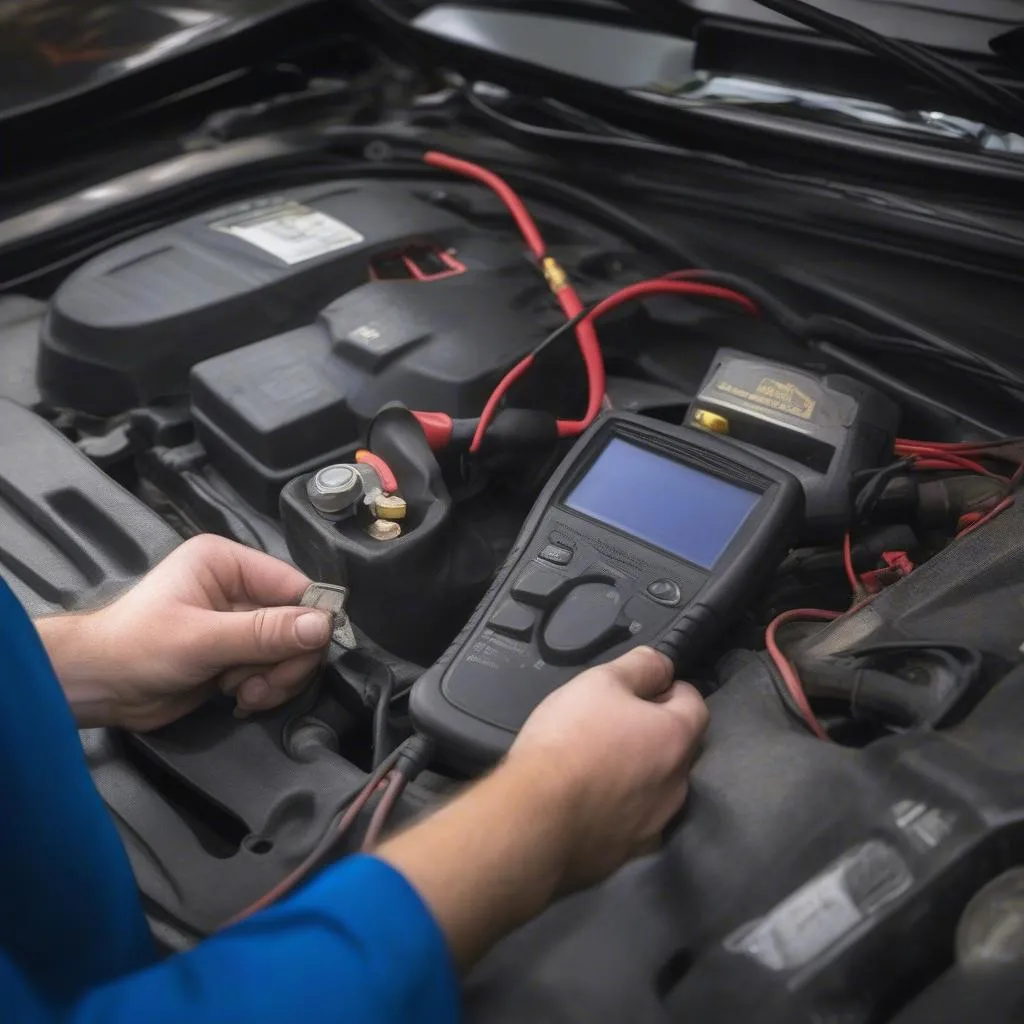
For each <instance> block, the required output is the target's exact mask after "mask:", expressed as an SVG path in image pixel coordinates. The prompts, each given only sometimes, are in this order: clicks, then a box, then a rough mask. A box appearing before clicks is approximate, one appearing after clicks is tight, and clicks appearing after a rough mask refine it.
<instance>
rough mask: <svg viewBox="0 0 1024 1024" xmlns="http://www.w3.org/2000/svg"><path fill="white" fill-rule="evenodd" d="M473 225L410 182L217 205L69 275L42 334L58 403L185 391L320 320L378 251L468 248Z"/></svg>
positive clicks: (43, 360) (349, 185)
mask: <svg viewBox="0 0 1024 1024" xmlns="http://www.w3.org/2000/svg"><path fill="white" fill-rule="evenodd" d="M467 228H468V226H467V224H466V222H465V221H463V220H462V219H460V218H459V217H457V216H456V215H454V214H452V213H450V212H448V211H446V210H444V209H442V208H440V207H439V206H437V205H436V204H433V203H431V202H430V201H429V200H427V199H424V198H421V197H420V195H419V192H417V191H416V190H415V189H413V188H412V187H403V186H401V185H397V184H393V185H391V184H366V183H360V182H326V183H320V184H317V185H311V186H306V187H303V188H295V189H290V190H286V191H283V192H279V193H275V194H273V195H267V196H261V197H259V198H255V199H249V200H246V201H242V202H236V203H232V204H230V205H227V206H223V207H220V208H218V209H215V210H210V211H207V212H205V213H202V214H199V215H197V216H194V217H190V218H188V219H186V220H183V221H179V222H178V223H176V224H173V225H169V226H167V227H163V228H160V229H159V230H156V231H152V232H150V233H148V234H145V235H142V236H140V237H138V238H134V239H132V240H131V241H128V242H125V243H123V244H122V245H118V246H115V247H114V248H112V249H109V250H108V251H107V252H105V253H103V254H102V255H100V256H97V257H96V258H95V259H92V260H90V261H89V262H88V263H86V264H84V265H83V266H82V267H80V268H79V269H78V270H76V271H75V272H74V273H73V274H71V275H70V277H68V279H67V280H66V281H65V282H64V283H63V284H62V285H61V286H60V288H59V289H58V290H57V292H56V294H55V295H54V296H53V299H52V300H51V303H50V307H49V310H48V311H47V315H46V319H45V321H44V324H43V328H42V332H41V346H40V355H39V364H38V370H39V382H40V386H41V388H42V390H43V392H44V394H45V395H46V397H47V398H48V399H49V400H50V401H51V402H53V403H54V404H56V405H61V406H68V407H71V408H75V409H80V410H82V411H84V412H90V413H94V414H96V415H110V414H113V413H117V412H120V411H122V410H124V409H126V408H128V407H130V406H132V405H137V404H140V403H143V402H147V401H151V400H152V399H155V398H159V397H163V396H167V395H170V394H184V393H185V391H186V388H187V383H188V372H189V369H190V368H191V367H192V366H193V365H194V364H195V363H197V362H199V361H200V360H202V359H205V358H207V357H209V356H213V355H216V354H217V353H219V352H224V351H227V350H229V349H232V348H237V347H239V346H241V345H246V344H248V343H250V342H253V341H257V340H259V339H260V338H266V337H269V336H271V335H274V334H278V333H280V332H281V331H286V330H289V329H292V328H295V327H299V326H301V325H302V324H308V323H309V322H310V321H311V320H312V319H313V318H314V317H315V315H316V313H317V311H318V310H319V309H321V308H323V307H324V306H326V305H327V304H328V303H329V302H330V301H331V299H333V298H334V297H336V296H338V295H341V294H343V293H344V292H346V291H348V290H349V289H351V288H354V287H356V286H357V285H358V284H360V283H361V282H364V281H366V280H367V276H368V271H369V268H370V264H371V261H372V260H374V258H376V257H377V256H382V255H386V254H388V253H390V252H394V251H401V250H402V249H404V248H405V247H407V246H413V245H417V244H420V243H424V242H429V244H430V245H431V246H432V247H439V248H440V249H442V250H443V249H444V248H446V247H449V246H456V247H457V246H458V244H459V240H460V237H461V235H462V234H464V233H465V232H466V231H467Z"/></svg>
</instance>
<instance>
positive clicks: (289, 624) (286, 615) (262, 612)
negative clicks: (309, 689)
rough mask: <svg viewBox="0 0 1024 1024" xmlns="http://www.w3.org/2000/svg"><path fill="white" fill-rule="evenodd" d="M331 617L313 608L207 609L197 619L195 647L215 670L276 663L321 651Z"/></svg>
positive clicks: (194, 632)
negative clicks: (221, 610)
mask: <svg viewBox="0 0 1024 1024" xmlns="http://www.w3.org/2000/svg"><path fill="white" fill-rule="evenodd" d="M330 634H331V617H330V616H329V615H328V614H327V613H326V612H322V611H317V610H314V609H312V608H258V609H256V610H255V611H245V612H208V613H205V614H203V615H202V616H201V617H198V618H197V623H196V628H195V630H194V631H193V634H192V636H193V639H192V648H193V650H195V652H196V654H197V655H198V656H199V657H200V658H202V659H203V660H204V661H205V663H206V664H207V665H209V666H210V668H211V669H212V670H214V671H216V670H218V669H222V668H229V667H231V666H234V665H276V664H277V663H278V662H281V661H287V660H288V659H289V658H294V657H296V656H297V655H300V654H307V653H309V652H311V651H320V650H322V649H323V648H324V647H325V646H326V645H327V642H328V640H329V639H330Z"/></svg>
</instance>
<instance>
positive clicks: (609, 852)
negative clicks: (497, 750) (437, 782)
mask: <svg viewBox="0 0 1024 1024" xmlns="http://www.w3.org/2000/svg"><path fill="white" fill-rule="evenodd" d="M707 722H708V712H707V708H706V706H705V704H704V701H703V700H702V699H701V696H700V694H699V693H698V692H697V691H696V690H695V689H694V688H693V687H692V686H691V685H690V684H689V683H679V682H673V670H672V663H671V662H670V661H669V659H668V658H667V657H665V655H663V654H659V653H658V652H657V651H655V650H653V649H652V648H650V647H638V648H635V649H634V650H632V651H630V652H629V653H628V654H624V655H623V656H622V657H621V658H618V659H616V660H615V661H612V662H609V663H608V664H607V665H601V666H599V667H597V668H592V669H589V670H588V671H586V672H584V673H582V674H581V675H579V676H577V677H576V678H575V679H573V680H572V681H571V682H569V683H567V684H566V685H565V686H563V687H561V688H560V689H558V690H556V691H555V692H554V693H552V694H551V695H550V696H549V697H548V698H547V699H546V700H544V701H543V703H541V704H540V705H539V706H538V707H537V709H536V710H535V711H534V712H533V714H532V715H531V716H530V718H529V720H528V721H527V723H526V725H525V726H524V727H523V729H522V731H521V732H520V734H519V737H518V738H517V740H516V742H515V744H514V745H513V747H512V750H511V752H510V753H509V756H508V766H509V767H510V768H512V769H513V770H515V768H516V766H517V765H524V766H525V765H526V764H532V765H534V766H536V771H537V772H538V773H540V774H541V775H542V776H544V777H546V778H548V779H550V780H551V784H553V785H555V786H559V787H564V788H565V791H566V796H567V799H566V800H565V804H564V806H565V807H566V808H567V811H566V813H567V815H568V818H567V820H566V822H565V823H564V827H565V828H566V829H567V835H568V844H567V859H568V863H567V865H566V884H567V885H568V887H570V888H574V887H580V886H584V885H589V884H591V883H593V882H595V881H597V880H599V879H601V878H603V877H605V876H606V875H608V874H610V873H611V872H612V871H614V870H615V869H616V868H618V867H619V866H621V865H622V864H623V863H625V862H626V861H627V860H629V859H631V858H632V857H635V856H637V855H639V854H641V853H645V852H650V851H651V850H652V849H653V848H655V847H656V846H657V845H658V843H659V841H660V837H661V832H662V829H663V828H664V827H665V825H666V824H667V823H668V821H669V819H670V818H671V817H672V815H673V814H675V812H676V811H677V810H679V808H680V807H681V806H682V804H683V801H684V800H685V799H686V793H687V776H688V773H689V770H690V764H691V762H692V760H693V758H694V756H695V754H696V751H697V746H698V743H699V741H700V738H701V736H702V735H703V733H704V729H705V727H706V726H707ZM558 827H559V828H562V827H563V823H559V825H558Z"/></svg>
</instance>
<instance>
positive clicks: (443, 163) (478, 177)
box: [423, 151, 605, 452]
mask: <svg viewBox="0 0 1024 1024" xmlns="http://www.w3.org/2000/svg"><path fill="white" fill-rule="evenodd" d="M423 159H424V161H425V162H426V163H428V164H430V165H431V167H440V168H443V169H444V170H446V171H451V172H452V173H453V174H461V175H462V176H463V177H465V178H472V179H473V180H474V181H479V182H480V183H481V184H482V185H486V186H487V187H488V188H489V189H491V191H492V192H494V194H495V195H496V196H497V197H498V198H499V199H500V200H501V201H502V202H503V203H504V204H505V206H506V207H508V212H509V213H510V214H512V219H513V220H514V221H515V222H516V227H518V228H519V233H520V234H521V235H522V236H523V241H524V242H526V244H527V246H528V247H529V249H530V252H532V253H533V255H534V257H535V258H536V259H537V262H538V263H542V262H543V261H544V260H545V259H546V258H547V254H548V252H547V245H546V244H545V242H544V238H543V236H542V235H541V233H540V229H539V228H538V227H537V223H536V221H535V220H534V219H533V217H531V216H530V211H529V210H527V208H526V206H525V204H524V203H523V201H522V199H520V198H519V196H517V195H516V193H515V191H514V190H513V189H512V187H511V186H510V185H509V184H508V182H506V181H504V180H503V179H502V178H500V177H499V176H498V175H497V174H495V173H494V172H493V171H489V170H487V168H486V167H481V166H480V165H479V164H474V163H470V162H469V161H468V160H459V159H458V158H457V157H453V156H448V155H447V154H446V153H438V152H435V151H430V152H428V153H425V154H424V155H423ZM558 269H559V273H560V274H561V277H560V279H559V280H558V281H557V282H556V281H552V280H551V279H550V278H549V280H548V284H549V286H550V287H551V291H552V292H553V293H554V296H555V298H556V299H557V300H558V304H559V305H560V306H561V307H562V312H564V313H565V316H566V319H568V320H571V319H572V318H573V317H575V316H577V315H578V314H579V313H581V312H583V303H582V302H581V301H580V297H579V295H577V294H576V289H575V288H573V286H572V282H571V281H570V280H569V279H568V277H565V275H564V272H562V271H561V268H558ZM576 342H577V344H578V345H579V349H580V354H581V355H582V356H583V363H584V365H585V366H586V369H587V389H588V391H587V394H588V398H587V411H586V413H585V414H584V416H583V419H582V420H559V421H558V436H559V437H575V436H576V435H577V434H580V433H582V432H583V431H584V430H586V429H587V427H589V426H590V424H591V423H592V422H593V421H594V420H595V419H596V418H597V414H598V413H599V412H600V411H601V402H602V401H603V400H604V386H605V375H604V359H603V358H602V357H601V345H600V343H599V342H598V340H597V332H596V331H595V330H594V328H593V325H592V324H591V323H590V322H589V320H586V321H581V322H580V323H579V324H577V325H576ZM529 358H530V357H527V359H529ZM530 362H532V359H531V360H530ZM529 366H530V363H529V362H527V361H526V360H522V361H521V362H520V363H518V364H517V365H516V366H514V367H513V368H512V371H511V372H510V374H507V375H506V377H505V378H504V379H503V380H502V381H501V382H500V383H499V384H498V388H500V389H501V394H499V395H498V396H497V398H495V395H494V394H493V393H492V395H491V397H490V399H488V401H487V405H486V406H485V407H484V411H485V412H487V413H488V417H487V418H486V419H485V418H484V416H483V415H481V417H480V422H479V423H478V424H477V428H476V431H475V432H474V434H473V440H472V442H471V443H470V446H469V450H470V451H471V452H475V451H477V450H478V449H479V448H480V445H481V443H482V442H483V438H484V433H485V432H486V430H487V427H488V426H489V425H490V420H491V418H493V416H494V412H495V410H496V408H497V403H498V400H500V398H501V395H503V394H504V393H505V391H507V390H508V388H509V387H510V386H511V385H512V384H513V383H514V382H515V381H516V380H518V379H519V377H521V376H522V375H523V374H524V373H525V372H526V370H527V369H529ZM512 374H515V375H514V376H512Z"/></svg>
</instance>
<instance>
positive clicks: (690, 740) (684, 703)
mask: <svg viewBox="0 0 1024 1024" xmlns="http://www.w3.org/2000/svg"><path fill="white" fill-rule="evenodd" d="M661 706H662V707H663V708H664V709H665V711H667V712H668V713H669V714H670V715H672V716H674V717H675V718H676V720H677V721H678V723H679V724H680V726H681V727H682V738H683V741H684V743H685V745H686V750H687V752H688V751H690V750H691V749H693V748H694V747H696V745H697V742H698V740H700V738H701V737H702V736H703V735H704V730H705V729H707V726H708V718H709V715H708V706H707V704H705V703H704V698H703V697H701V695H700V694H699V693H698V692H697V689H696V688H695V687H693V686H691V685H690V684H689V683H675V684H673V686H672V688H671V690H670V692H669V696H668V698H667V699H666V700H664V701H663V702H662V705H661Z"/></svg>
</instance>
